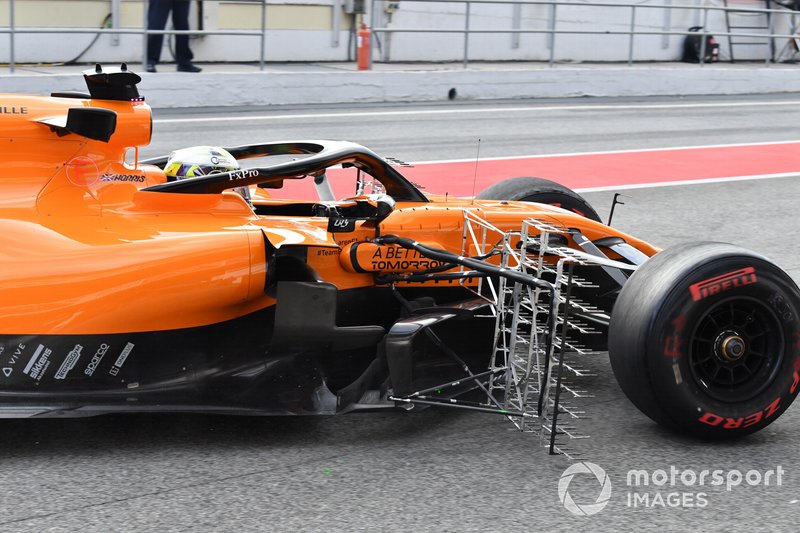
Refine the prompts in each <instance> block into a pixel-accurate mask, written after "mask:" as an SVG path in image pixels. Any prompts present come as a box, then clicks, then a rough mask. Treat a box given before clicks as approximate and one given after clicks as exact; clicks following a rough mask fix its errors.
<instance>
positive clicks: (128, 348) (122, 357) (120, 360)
mask: <svg viewBox="0 0 800 533" xmlns="http://www.w3.org/2000/svg"><path fill="white" fill-rule="evenodd" d="M134 346H135V345H134V344H133V343H132V342H129V343H128V344H126V345H125V348H123V349H122V353H121V354H119V357H117V360H116V361H115V362H114V366H112V367H111V370H109V371H108V373H109V374H111V375H112V376H116V375H117V374H119V371H120V370H122V365H124V364H125V361H126V360H127V359H128V356H129V355H130V354H131V352H132V351H133V347H134Z"/></svg>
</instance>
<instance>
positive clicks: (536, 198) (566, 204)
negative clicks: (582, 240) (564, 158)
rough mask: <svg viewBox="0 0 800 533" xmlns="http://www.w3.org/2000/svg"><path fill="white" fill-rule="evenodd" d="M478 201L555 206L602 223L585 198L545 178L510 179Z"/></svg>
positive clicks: (491, 189)
mask: <svg viewBox="0 0 800 533" xmlns="http://www.w3.org/2000/svg"><path fill="white" fill-rule="evenodd" d="M475 198H476V199H478V200H512V201H519V202H537V203H540V204H548V205H555V206H558V207H561V208H563V209H567V210H569V211H572V212H574V213H578V214H579V215H581V216H584V217H586V218H588V219H590V220H594V221H596V222H602V221H601V220H600V216H599V215H598V214H597V211H595V210H594V208H593V207H592V206H591V205H590V204H589V202H587V201H586V200H584V199H583V197H582V196H581V195H580V194H578V193H576V192H575V191H573V190H572V189H570V188H568V187H564V186H563V185H561V184H560V183H556V182H555V181H551V180H548V179H544V178H526V177H522V178H509V179H506V180H503V181H499V182H497V183H495V184H494V185H491V186H490V187H488V188H486V189H484V190H483V191H481V192H480V194H478V195H477V196H476V197H475Z"/></svg>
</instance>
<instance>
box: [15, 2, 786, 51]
mask: <svg viewBox="0 0 800 533" xmlns="http://www.w3.org/2000/svg"><path fill="white" fill-rule="evenodd" d="M8 1H9V0H0V25H2V24H5V25H7V24H8V17H7V11H6V10H7V9H8ZM334 1H335V0H291V1H288V2H283V3H279V2H277V1H275V0H271V2H270V3H269V5H268V7H267V27H268V31H267V36H266V40H265V47H264V48H265V51H264V52H265V58H266V60H267V61H344V60H346V59H347V57H348V53H347V52H348V50H347V45H348V37H349V31H348V29H349V24H350V18H349V17H348V16H347V15H344V14H343V15H342V17H341V24H340V26H339V29H338V34H339V44H338V46H334V45H333V44H332V40H333V39H332V37H333V29H332V25H333V22H332V21H333V9H334ZM625 1H626V2H627V1H628V0H625ZM668 1H669V0H649V1H645V2H642V3H641V6H645V5H648V4H649V5H663V4H664V3H666V2H668ZM697 1H698V0H673V3H674V4H676V5H677V4H679V3H681V4H694V2H697ZM699 2H706V4H704V5H720V4H721V0H719V1H718V0H699ZM738 2H739V3H740V4H741V5H745V6H750V7H763V2H761V1H758V0H738ZM49 4H53V5H56V4H57V5H58V7H59V9H60V11H59V10H53V16H54V17H55V16H57V18H56V19H53V20H50V19H48V18H47V13H48V12H49V11H50V10H49V9H48V7H47V6H48V5H49ZM65 4H75V5H76V6H78V7H80V10H79V12H77V13H74V12H73V11H70V10H66V11H64V10H63V6H64V5H65ZM386 4H387V3H386V2H383V1H378V2H375V4H374V5H375V6H376V8H377V11H376V13H375V15H376V18H377V20H378V26H380V25H381V24H387V25H388V27H389V28H394V29H397V28H431V29H443V28H448V29H463V27H464V21H465V7H464V5H463V4H458V3H436V2H431V1H429V0H428V1H425V2H415V1H410V0H402V1H401V2H400V3H399V10H398V11H397V12H395V13H393V14H392V15H391V21H389V20H388V17H386V15H385V14H384V12H383V8H384V6H385V5H386ZM123 7H124V9H123V24H122V25H123V26H124V27H127V28H140V27H141V25H142V19H143V12H142V9H141V7H142V4H141V2H138V1H133V0H124V2H123ZM32 9H33V10H34V11H33V12H30V10H32ZM259 9H260V8H259V7H258V6H256V5H252V4H251V5H241V4H231V3H226V2H206V3H205V18H204V26H205V28H206V29H216V28H221V29H258V28H259V27H260V12H259V11H258V10H259ZM550 9H551V8H550V6H545V5H525V6H522V18H521V28H522V29H546V28H547V27H548V18H549V10H550ZM16 10H17V16H16V19H17V21H18V25H22V26H27V27H31V26H33V25H34V24H37V23H39V21H41V23H40V24H41V25H40V26H38V27H43V26H47V27H53V26H56V27H57V26H58V25H59V22H60V24H61V25H64V26H72V27H75V26H83V27H98V26H99V25H100V22H101V21H102V19H103V17H104V15H105V13H107V12H110V1H105V2H103V1H98V0H95V1H87V0H83V1H80V2H78V1H72V0H57V1H56V0H34V1H27V2H24V1H21V0H17V3H16ZM512 13H513V7H512V6H511V5H509V4H502V3H497V5H487V4H474V5H473V7H472V12H471V27H472V28H480V29H510V28H511V27H512V20H513V18H512ZM191 19H192V21H193V25H196V15H194V14H193V16H192V17H191ZM699 19H700V14H699V13H698V12H695V11H690V10H673V11H672V13H671V23H670V27H671V28H672V29H673V30H676V31H683V30H686V29H688V28H689V27H690V26H693V25H696V24H697V23H698V21H699ZM367 20H369V19H367ZM557 20H558V22H557V28H558V29H578V30H591V31H627V30H628V29H629V27H630V8H628V7H619V8H613V7H602V8H599V7H588V6H587V7H583V6H580V7H578V6H561V7H559V8H558V11H557ZM751 20H754V19H752V17H751ZM787 21H788V16H779V17H776V29H779V30H780V29H781V28H785V27H786V25H787ZM664 22H665V10H663V9H660V8H645V7H639V8H637V10H636V28H637V29H638V30H643V31H661V30H663V27H664ZM708 27H709V30H710V31H711V32H712V33H714V32H721V31H724V19H723V15H722V13H721V12H710V15H709V24H708ZM92 38H93V35H68V36H65V35H57V34H52V35H24V34H20V35H17V36H16V50H15V56H16V57H15V59H16V61H17V62H18V63H38V62H62V61H67V60H69V59H72V58H73V57H74V56H76V55H77V54H78V53H79V52H80V51H81V50H83V49H84V48H85V47H86V46H87V44H88V43H89V42H91V40H92ZM379 38H380V40H381V45H382V48H383V50H382V51H383V56H381V55H380V54H379V51H378V50H376V51H375V56H374V57H375V58H376V59H384V60H390V61H459V60H461V59H462V57H463V50H464V37H463V34H434V33H396V34H392V35H387V34H381V35H380V36H379ZM683 40H684V39H683V37H682V36H670V37H669V38H667V39H666V40H665V39H664V38H663V37H662V36H637V37H636V38H635V41H634V59H635V60H637V61H675V60H678V59H679V58H680V55H681V49H682V45H683ZM718 41H719V42H720V44H721V47H722V50H721V51H722V55H723V57H727V51H728V48H727V44H726V41H725V39H724V38H718ZM547 44H548V37H547V36H546V35H545V34H523V35H520V37H519V47H517V48H514V47H513V46H512V36H511V34H508V33H504V34H472V35H471V36H470V38H469V58H470V59H472V60H489V61H502V60H535V61H546V60H548V58H549V57H550V50H549V48H548V46H547ZM777 46H778V49H780V48H781V47H782V46H783V43H777ZM259 47H260V40H259V38H258V37H252V36H238V37H235V36H204V37H197V38H193V39H192V48H193V50H194V52H195V56H196V59H197V60H198V61H201V62H202V61H231V62H237V61H257V60H258V59H259V55H260V53H259V52H260V49H259ZM628 47H629V38H628V36H625V35H556V37H555V59H556V61H560V62H584V61H625V60H627V58H628ZM734 51H735V53H736V56H737V59H756V58H762V57H764V54H765V53H766V47H757V46H752V47H748V48H745V47H737V48H735V50H734ZM141 57H142V38H141V36H139V35H123V36H121V37H120V38H119V44H118V45H116V46H115V45H113V44H112V37H111V36H109V35H102V36H100V38H99V39H98V40H97V42H96V43H95V45H94V46H93V47H92V48H91V49H90V50H89V51H88V52H87V53H86V54H85V55H84V56H83V57H82V59H81V60H82V61H86V62H94V61H100V62H115V61H129V62H136V61H140V60H141ZM163 57H164V59H165V60H167V59H169V57H170V56H169V52H168V51H166V50H165V52H164V54H163ZM8 58H9V40H8V37H7V36H6V35H0V61H2V62H7V61H8Z"/></svg>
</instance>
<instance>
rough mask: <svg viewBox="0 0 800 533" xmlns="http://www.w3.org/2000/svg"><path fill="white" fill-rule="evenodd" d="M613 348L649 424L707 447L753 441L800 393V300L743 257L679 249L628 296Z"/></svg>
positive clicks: (612, 334)
mask: <svg viewBox="0 0 800 533" xmlns="http://www.w3.org/2000/svg"><path fill="white" fill-rule="evenodd" d="M608 342H609V348H608V351H609V356H610V358H611V367H612V369H613V371H614V374H615V376H616V378H617V381H618V382H619V385H620V387H621V388H622V390H623V391H624V392H625V394H626V395H627V396H628V398H629V399H630V400H631V401H632V402H633V403H634V405H636V407H638V408H639V409H640V410H641V411H642V412H643V413H644V414H646V415H647V416H649V417H650V418H652V419H653V420H655V421H656V422H658V423H659V424H662V425H664V426H666V427H668V428H670V429H673V430H675V431H678V432H680V433H684V434H688V435H693V436H697V437H703V438H713V439H721V438H731V437H738V436H741V435H746V434H749V433H753V432H755V431H758V430H760V429H762V428H764V427H765V426H767V425H768V424H770V423H771V422H773V421H774V420H776V419H777V418H778V417H779V416H780V415H781V413H783V411H785V410H786V408H787V407H789V405H790V404H791V403H792V401H793V400H794V399H795V397H796V396H797V393H798V389H800V387H799V386H798V385H800V292H799V291H798V288H797V285H795V283H794V281H792V279H791V278H790V277H789V275H788V274H786V273H785V272H784V271H783V270H781V269H780V268H778V267H777V266H775V265H774V264H773V263H771V262H770V261H769V260H767V259H766V258H764V257H762V256H760V255H758V254H755V253H753V252H750V251H748V250H745V249H743V248H739V247H737V246H733V245H730V244H724V243H709V242H705V243H690V244H685V245H681V246H676V247H674V248H671V249H669V250H666V251H664V252H661V253H659V254H657V255H655V256H654V257H653V258H651V259H650V260H648V261H647V262H646V263H644V264H643V265H642V266H641V267H639V269H638V270H636V271H635V272H634V273H633V275H632V276H631V278H630V279H629V280H628V282H627V283H626V284H625V286H624V287H623V288H622V291H621V292H620V295H619V297H618V299H617V301H616V304H615V306H614V311H613V313H612V315H611V325H610V329H609V336H608Z"/></svg>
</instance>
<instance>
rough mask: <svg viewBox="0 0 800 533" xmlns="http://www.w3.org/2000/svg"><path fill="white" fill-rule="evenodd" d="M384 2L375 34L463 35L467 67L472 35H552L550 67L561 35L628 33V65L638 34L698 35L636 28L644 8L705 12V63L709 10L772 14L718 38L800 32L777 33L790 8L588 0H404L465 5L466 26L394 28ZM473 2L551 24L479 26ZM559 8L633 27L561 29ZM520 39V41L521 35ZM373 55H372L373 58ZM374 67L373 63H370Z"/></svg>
mask: <svg viewBox="0 0 800 533" xmlns="http://www.w3.org/2000/svg"><path fill="white" fill-rule="evenodd" d="M379 1H383V0H370V2H371V8H370V13H371V18H370V21H371V23H370V27H371V28H372V32H373V35H376V36H377V35H379V34H384V35H388V34H393V33H441V34H447V33H450V34H463V35H464V41H463V59H462V62H463V64H464V68H467V66H468V65H469V38H470V35H472V34H510V35H513V36H519V35H521V34H546V35H548V42H547V46H548V48H549V58H548V63H549V64H550V66H553V65H554V64H555V62H556V60H555V50H556V36H557V35H628V36H629V39H628V65H632V64H633V51H634V38H635V36H637V35H661V36H664V37H667V36H671V35H684V36H685V35H697V33H695V32H689V31H676V30H671V29H670V27H669V22H668V20H669V17H667V18H666V19H665V23H664V29H663V30H637V29H636V13H637V10H641V9H662V10H665V11H666V13H672V12H673V11H676V10H688V11H700V12H701V13H702V23H701V24H700V26H702V31H701V32H700V34H701V50H700V64H701V65H702V64H703V63H705V61H704V56H705V52H706V41H707V39H706V36H708V35H711V32H709V31H708V14H709V12H726V11H727V12H729V13H735V14H751V15H758V14H765V15H766V14H769V16H768V19H769V27H768V28H767V29H768V33H753V32H731V31H725V32H720V31H715V32H713V36H714V37H728V38H729V39H730V38H731V37H747V38H756V39H764V40H765V41H766V40H769V41H770V42H774V40H775V39H797V38H798V35H797V34H782V33H774V19H775V16H774V15H776V14H782V15H791V14H792V13H796V12H794V11H791V10H788V9H786V8H780V9H759V8H749V7H737V6H728V7H722V6H697V5H695V6H692V5H673V4H645V3H632V2H631V3H619V2H603V1H599V2H598V1H592V0H589V1H586V2H576V1H569V0H403V3H404V4H406V3H421V4H432V3H443V4H464V5H465V10H464V27H463V29H440V28H390V27H385V26H384V27H378V25H377V24H378V21H377V13H378V10H376V9H375V4H376V2H379ZM473 4H491V5H513V6H528V5H542V6H549V7H550V13H549V16H548V27H547V28H531V29H523V28H521V27H520V24H519V13H520V10H519V9H515V10H514V19H513V20H512V27H511V28H476V27H473V26H472V21H471V17H472V13H471V11H472V5H473ZM558 7H579V8H582V9H585V8H591V7H602V8H614V9H628V10H630V17H629V19H628V20H629V29H628V30H601V29H597V30H591V29H585V30H584V29H559V28H558V27H557V26H558V14H557V9H558ZM516 42H517V43H518V42H519V41H518V37H517V40H516ZM371 59H372V58H371V57H370V60H371ZM772 59H773V58H772V52H771V47H770V51H769V53H768V55H767V56H766V57H765V63H767V64H769V63H770V62H772ZM370 67H371V63H370Z"/></svg>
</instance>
